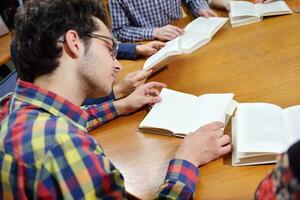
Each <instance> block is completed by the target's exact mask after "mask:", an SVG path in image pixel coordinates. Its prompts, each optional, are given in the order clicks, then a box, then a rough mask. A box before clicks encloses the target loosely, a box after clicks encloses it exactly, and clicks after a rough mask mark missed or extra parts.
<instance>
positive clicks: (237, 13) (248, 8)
mask: <svg viewBox="0 0 300 200" xmlns="http://www.w3.org/2000/svg"><path fill="white" fill-rule="evenodd" d="M230 16H231V17H242V16H257V14H256V12H255V8H254V4H253V3H250V2H247V1H230ZM257 17H259V16H257Z"/></svg>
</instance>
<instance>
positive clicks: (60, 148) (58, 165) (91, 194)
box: [36, 134, 126, 199]
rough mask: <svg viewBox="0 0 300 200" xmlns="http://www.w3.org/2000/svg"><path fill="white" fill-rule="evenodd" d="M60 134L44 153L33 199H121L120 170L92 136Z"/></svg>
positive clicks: (122, 188)
mask: <svg viewBox="0 0 300 200" xmlns="http://www.w3.org/2000/svg"><path fill="white" fill-rule="evenodd" d="M84 135H85V134H83V136H74V135H73V136H70V134H61V135H60V136H59V137H58V139H57V143H58V144H57V145H56V146H55V147H53V148H52V149H51V151H49V153H48V154H47V155H46V156H45V158H44V162H43V163H42V166H41V169H40V170H39V174H38V181H37V184H36V187H37V188H36V191H37V199H96V198H107V199H123V198H125V197H126V191H125V189H124V180H123V177H122V175H121V173H120V172H119V171H118V170H117V169H116V168H115V167H114V166H113V165H112V164H111V163H110V161H109V160H108V159H107V158H106V157H105V155H104V154H103V152H102V149H101V148H100V147H99V146H98V145H97V144H96V143H95V142H94V140H93V139H92V138H85V137H84Z"/></svg>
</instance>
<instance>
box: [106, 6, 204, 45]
mask: <svg viewBox="0 0 300 200" xmlns="http://www.w3.org/2000/svg"><path fill="white" fill-rule="evenodd" d="M182 2H183V3H184V4H186V5H187V7H188V8H189V10H190V11H191V12H192V13H193V15H194V16H198V13H199V11H200V10H202V9H206V8H208V5H207V2H206V1H205V0H182ZM180 3H181V2H180V0H138V1H137V0H109V8H110V14H111V17H112V28H113V34H114V35H115V37H117V38H118V39H119V40H120V41H130V42H133V41H141V40H153V39H154V38H153V29H154V28H155V27H161V26H165V25H168V24H170V22H172V21H174V20H176V19H180V18H182V12H181V9H180Z"/></svg>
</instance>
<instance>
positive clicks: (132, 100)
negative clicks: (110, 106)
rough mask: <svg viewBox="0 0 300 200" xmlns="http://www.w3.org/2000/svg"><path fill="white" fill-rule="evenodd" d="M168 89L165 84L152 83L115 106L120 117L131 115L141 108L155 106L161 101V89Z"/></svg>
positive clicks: (138, 89) (140, 87) (118, 101)
mask: <svg viewBox="0 0 300 200" xmlns="http://www.w3.org/2000/svg"><path fill="white" fill-rule="evenodd" d="M163 87H166V85H165V84H164V83H159V82H150V83H145V84H144V85H141V86H139V87H137V88H136V89H135V90H134V91H133V92H132V93H131V94H130V95H128V96H127V97H125V98H123V99H120V100H117V101H115V102H114V106H115V108H116V110H117V112H118V114H119V115H127V114H130V113H132V112H134V111H136V110H138V109H139V108H141V107H143V106H145V105H148V104H155V103H158V102H160V101H161V98H160V97H159V90H158V89H157V88H159V89H161V88H163Z"/></svg>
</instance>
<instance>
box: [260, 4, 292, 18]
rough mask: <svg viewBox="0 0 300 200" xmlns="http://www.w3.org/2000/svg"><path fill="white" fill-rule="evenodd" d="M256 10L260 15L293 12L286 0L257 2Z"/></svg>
mask: <svg viewBox="0 0 300 200" xmlns="http://www.w3.org/2000/svg"><path fill="white" fill-rule="evenodd" d="M254 7H255V11H256V13H257V15H259V16H267V15H276V14H280V13H281V12H283V13H285V12H286V13H289V12H291V11H290V9H289V7H288V6H287V5H286V3H285V2H284V1H274V2H271V3H257V4H254Z"/></svg>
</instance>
